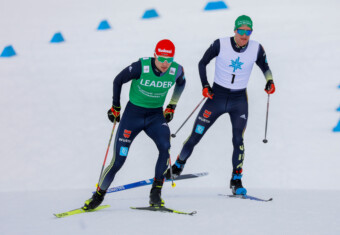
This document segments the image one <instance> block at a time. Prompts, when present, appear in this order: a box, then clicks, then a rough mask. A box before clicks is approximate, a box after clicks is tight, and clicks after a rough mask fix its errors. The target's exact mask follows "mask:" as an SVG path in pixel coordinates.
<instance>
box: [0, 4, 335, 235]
mask: <svg viewBox="0 0 340 235" xmlns="http://www.w3.org/2000/svg"><path fill="white" fill-rule="evenodd" d="M206 3H207V1H202V0H190V1H189V0H187V1H179V0H173V1H156V0H144V1H123V0H114V1H113V0H111V1H109V0H97V1H90V0H72V1H70V0H48V1H46V0H45V1H43V0H31V1H23V0H2V1H1V2H0V29H1V30H0V50H1V51H2V49H3V48H4V47H5V46H7V45H12V46H13V47H14V49H15V50H16V52H17V54H18V55H17V56H15V57H11V58H0V107H1V115H0V130H1V131H0V159H1V164H0V176H1V177H0V185H1V188H0V199H1V202H2V203H1V210H0V234H6V235H7V234H94V233H103V232H105V233H110V234H150V233H153V234H340V228H339V222H340V220H339V215H340V212H339V211H340V206H339V199H340V184H339V179H340V172H339V170H338V168H339V163H340V160H339V156H340V135H339V133H335V132H332V129H333V128H334V127H335V126H336V124H337V123H338V121H339V118H340V113H339V112H336V109H337V108H338V107H339V100H340V89H338V88H337V87H338V86H339V84H340V79H339V77H338V74H339V72H340V67H339V65H338V62H339V61H340V47H339V42H340V28H339V27H338V26H337V22H339V20H340V15H339V12H338V10H339V9H340V2H339V1H338V0H325V1H316V0H309V1H307V0H300V1H297V0H295V1H293V0H287V1H279V0H274V1H266V0H257V1H251V0H244V1H226V3H227V5H228V6H229V9H228V10H220V11H212V12H204V11H203V8H204V6H205V5H206ZM150 8H155V9H156V10H157V12H158V13H159V15H160V18H158V19H151V20H142V19H141V17H142V15H143V13H144V11H145V10H147V9H150ZM241 14H247V15H250V16H251V17H252V19H253V21H254V33H253V35H252V39H253V40H257V41H259V42H260V43H261V44H262V45H263V46H264V48H265V50H266V53H267V56H268V60H269V65H270V67H271V69H272V71H273V76H274V80H275V84H276V88H277V91H276V93H275V94H274V95H272V96H271V98H270V113H269V126H268V134H267V137H268V141H269V142H268V143H267V144H263V143H262V139H263V137H264V126H265V112H266V102H267V95H266V93H265V92H264V91H263V88H264V85H265V80H264V78H263V74H262V72H261V71H260V69H259V68H258V67H257V66H254V69H253V73H252V76H251V79H250V82H249V85H248V98H249V114H250V116H249V121H248V126H247V131H246V133H245V147H246V159H245V165H244V178H243V179H244V180H243V182H244V185H245V186H246V187H247V189H248V192H249V195H254V196H259V197H263V198H269V197H273V198H274V200H273V201H272V202H267V203H261V202H255V201H247V200H239V199H229V198H224V197H220V196H218V194H219V193H230V191H229V189H228V181H229V178H230V174H231V152H232V144H231V125H230V121H229V117H228V116H227V115H224V116H222V117H221V118H220V119H219V120H218V121H217V122H216V123H215V124H214V126H213V127H212V128H211V129H210V131H209V132H208V133H207V134H206V135H205V136H204V138H203V139H202V141H201V142H200V143H199V145H197V147H196V148H195V150H194V153H193V155H192V157H191V158H190V160H189V161H188V164H187V166H186V168H185V170H184V172H185V173H191V172H202V171H208V172H209V176H206V177H203V178H200V179H194V180H186V181H179V182H177V186H176V187H175V188H171V186H170V184H167V185H166V186H165V187H164V190H163V198H164V200H165V202H166V205H167V206H168V207H170V208H174V209H178V210H183V211H192V210H196V211H198V213H197V214H196V215H195V216H184V215H173V214H165V213H152V212H141V211H133V210H131V209H129V207H130V206H145V205H147V203H148V194H149V190H150V187H149V186H147V187H142V188H138V189H131V190H127V191H123V192H117V193H112V194H109V195H108V196H107V197H106V199H105V201H104V204H110V205H111V208H109V209H105V210H102V211H98V212H96V213H89V214H82V215H76V216H72V217H68V218H64V219H57V218H54V216H53V213H59V212H64V211H67V210H70V209H74V208H77V207H79V206H82V205H83V202H84V201H85V200H86V199H87V198H89V197H90V196H91V191H93V190H94V187H95V186H94V185H95V184H96V181H97V180H98V177H99V173H100V169H101V166H102V162H103V159H104V156H105V151H106V147H107V143H108V140H109V135H110V132H111V128H112V124H111V122H109V121H108V119H107V116H106V112H107V110H108V108H109V107H110V105H111V97H112V81H113V78H114V77H115V76H116V74H117V73H119V72H120V71H121V70H122V69H123V68H125V67H126V66H127V65H129V64H130V63H131V62H133V61H136V60H137V59H138V58H139V57H143V56H152V54H153V49H154V46H155V44H156V43H157V41H158V40H160V39H163V38H169V39H171V40H173V42H174V43H175V45H176V61H177V62H179V63H180V64H182V65H183V66H184V68H185V73H186V79H187V86H186V89H185V91H184V93H183V95H182V97H181V100H180V101H179V104H178V108H177V109H176V114H175V118H174V120H173V121H172V122H171V123H170V128H171V130H172V132H175V131H176V130H177V128H178V127H179V126H180V125H181V123H182V122H183V121H184V120H185V118H186V117H187V115H188V114H189V113H190V112H191V111H192V110H193V108H194V107H195V106H196V105H197V104H198V102H199V101H200V100H201V98H202V96H201V84H200V80H199V76H198V69H197V64H198V61H199V59H200V58H201V57H202V55H203V53H204V51H205V50H206V49H207V48H208V46H209V45H210V43H212V42H213V41H214V40H215V39H217V38H219V37H225V36H231V35H233V24H234V20H235V19H236V17H237V16H239V15H241ZM103 19H107V20H108V21H109V23H110V24H111V26H112V30H108V31H97V30H96V28H97V27H98V25H99V23H100V21H102V20H103ZM59 31H60V32H61V33H62V34H63V36H64V38H65V40H66V41H65V42H64V43H61V44H50V43H49V41H50V40H51V38H52V36H53V34H54V33H56V32H59ZM213 73H214V62H211V65H210V66H209V67H208V77H209V80H210V82H212V80H213ZM128 91H129V85H128V84H127V85H125V86H124V87H123V92H122V105H123V108H124V105H125V104H126V102H127V101H128ZM170 94H171V92H170ZM170 96H171V95H169V97H168V99H169V98H170ZM192 123H193V118H192V119H190V120H189V122H188V124H186V125H185V126H184V127H183V129H182V130H181V131H180V132H179V133H178V134H177V137H176V138H175V139H173V140H172V149H171V154H172V160H173V161H175V158H176V155H177V154H178V153H179V151H180V149H181V146H182V143H183V141H184V140H185V139H186V138H187V136H188V135H189V133H190V131H191V128H192ZM146 146H147V147H146ZM111 154H112V153H111V152H110V156H111ZM156 158H157V149H156V147H155V145H154V144H153V142H152V141H151V140H150V139H149V138H147V136H146V135H145V134H144V133H141V134H140V135H139V136H138V137H137V138H136V139H135V141H134V143H133V145H132V148H131V149H130V152H129V156H128V159H127V161H126V163H125V165H124V167H123V168H122V169H121V171H120V172H119V173H118V174H117V176H116V179H115V181H114V183H113V184H112V186H117V185H122V184H127V183H131V182H134V181H139V180H142V179H147V178H151V177H152V176H153V172H154V167H155V161H156Z"/></svg>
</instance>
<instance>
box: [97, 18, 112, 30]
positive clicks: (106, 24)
mask: <svg viewBox="0 0 340 235" xmlns="http://www.w3.org/2000/svg"><path fill="white" fill-rule="evenodd" d="M97 29H98V30H107V29H111V26H110V24H109V22H107V20H103V21H102V22H100V23H99V26H98V28H97Z"/></svg>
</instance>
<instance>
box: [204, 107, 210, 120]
mask: <svg viewBox="0 0 340 235" xmlns="http://www.w3.org/2000/svg"><path fill="white" fill-rule="evenodd" d="M210 115H211V112H210V111H209V110H207V109H206V110H204V113H203V117H205V118H209V117H210Z"/></svg>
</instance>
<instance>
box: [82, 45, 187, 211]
mask: <svg viewBox="0 0 340 235" xmlns="http://www.w3.org/2000/svg"><path fill="white" fill-rule="evenodd" d="M174 55H175V46H174V44H173V43H172V42H171V41H170V40H168V39H164V40H161V41H159V42H158V43H157V45H156V48H155V53H154V57H144V58H140V59H139V60H138V61H136V62H134V63H132V64H131V65H129V66H128V67H126V68H125V69H123V70H122V71H121V72H120V73H119V74H118V75H117V76H116V78H115V79H114V82H113V101H112V107H111V108H110V109H109V111H108V113H107V114H108V118H109V119H110V121H111V122H120V124H119V127H118V130H117V134H116V138H115V143H114V150H113V158H112V161H111V163H110V165H109V166H108V167H106V169H105V170H104V172H103V174H102V177H101V179H100V181H99V185H98V187H97V190H96V192H95V193H94V194H93V195H92V197H91V198H90V199H88V200H87V201H86V202H85V205H84V207H83V209H85V210H91V209H94V208H96V207H98V206H99V205H100V204H101V203H102V201H103V200H104V196H105V194H106V190H107V189H108V188H109V186H110V184H111V183H112V181H113V179H114V178H115V175H116V173H117V172H118V171H119V169H120V168H121V167H122V166H123V164H124V162H125V160H126V158H127V156H128V152H129V149H130V146H131V144H132V142H133V140H134V138H135V137H136V136H137V135H138V134H139V133H140V132H141V131H144V132H145V133H146V134H147V135H148V136H149V137H150V138H151V139H152V140H153V141H154V143H155V144H156V146H157V148H158V151H159V155H158V159H157V163H156V167H155V177H154V182H153V184H152V188H151V191H150V201H149V203H150V206H164V201H163V200H162V198H161V191H162V186H163V182H164V173H165V171H166V170H167V168H168V160H169V157H170V155H169V150H170V129H169V126H168V124H167V123H168V122H170V121H171V120H172V118H173V116H174V112H175V108H176V105H177V102H178V100H179V98H180V96H181V94H182V92H183V90H184V87H185V76H184V70H183V67H182V66H181V65H179V64H177V63H176V62H175V61H174ZM129 81H131V86H130V94H129V102H128V103H127V105H126V107H125V111H124V114H123V115H122V118H121V119H120V111H121V104H120V94H121V89H122V85H123V84H124V83H127V82H129ZM172 86H175V87H174V91H173V94H172V97H171V100H170V103H169V104H168V105H167V106H166V109H165V110H164V111H163V105H164V102H165V98H166V96H167V94H168V91H169V89H170V88H171V87H172Z"/></svg>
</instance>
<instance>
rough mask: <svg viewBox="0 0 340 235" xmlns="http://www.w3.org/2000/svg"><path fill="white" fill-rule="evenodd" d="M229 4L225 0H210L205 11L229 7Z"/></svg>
mask: <svg viewBox="0 0 340 235" xmlns="http://www.w3.org/2000/svg"><path fill="white" fill-rule="evenodd" d="M227 8H228V6H227V4H225V2H223V1H216V2H208V3H207V5H206V6H205V8H204V10H205V11H213V10H220V9H227Z"/></svg>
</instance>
